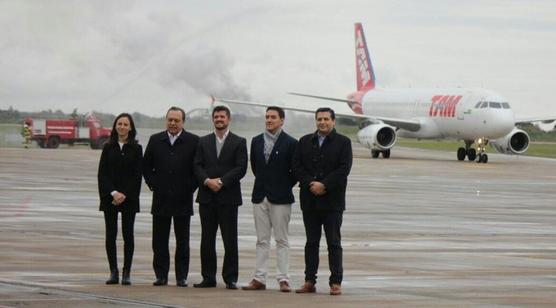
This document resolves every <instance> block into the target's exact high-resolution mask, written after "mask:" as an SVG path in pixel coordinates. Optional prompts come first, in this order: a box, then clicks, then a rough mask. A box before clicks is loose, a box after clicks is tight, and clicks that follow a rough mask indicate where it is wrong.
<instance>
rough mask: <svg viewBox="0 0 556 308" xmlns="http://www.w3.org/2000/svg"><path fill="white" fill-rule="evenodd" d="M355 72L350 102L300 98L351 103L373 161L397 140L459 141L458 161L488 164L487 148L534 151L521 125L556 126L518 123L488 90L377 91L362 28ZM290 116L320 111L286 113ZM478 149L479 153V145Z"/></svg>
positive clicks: (386, 154) (360, 136)
mask: <svg viewBox="0 0 556 308" xmlns="http://www.w3.org/2000/svg"><path fill="white" fill-rule="evenodd" d="M355 68H356V73H357V91H356V92H354V93H352V94H350V95H349V96H348V97H347V99H339V98H331V97H323V96H316V95H309V94H301V93H290V94H293V95H298V96H305V97H311V98H315V99H321V100H330V101H337V102H338V101H339V102H345V103H347V104H348V105H349V106H350V108H351V109H352V110H353V113H349V114H346V113H336V115H337V116H342V117H350V118H356V119H358V120H359V121H360V130H359V132H358V133H357V138H358V140H359V142H360V143H361V144H362V145H363V146H365V147H367V148H369V149H370V150H371V156H372V157H373V158H377V157H379V156H380V155H381V154H382V157H383V158H389V157H390V150H391V149H392V147H393V146H394V144H395V143H396V138H397V136H400V137H405V138H417V139H456V140H462V141H463V142H464V145H463V146H462V147H460V148H458V150H457V159H458V160H460V161H462V160H465V158H467V159H468V160H469V161H474V160H476V161H477V162H480V163H486V162H487V161H488V156H487V154H486V153H485V146H486V145H487V144H488V143H490V144H491V146H492V147H494V148H495V149H496V150H497V151H498V152H500V153H504V154H523V153H525V151H527V149H528V147H529V135H528V134H527V133H526V132H525V131H523V130H521V129H519V128H517V127H516V124H521V123H530V122H537V121H553V120H555V119H556V117H544V118H543V117H539V118H529V119H517V118H515V115H514V112H513V110H512V109H511V106H510V104H509V103H508V101H507V100H506V99H504V98H503V97H502V96H500V95H499V94H497V93H495V92H493V91H489V90H484V89H465V88H432V89H418V88H404V89H383V88H379V87H376V86H375V81H376V79H375V73H374V69H373V66H372V63H371V58H370V57H369V51H368V49H367V43H366V41H365V34H364V33H363V27H362V26H361V23H356V24H355ZM218 100H219V101H221V102H224V103H234V104H243V105H251V106H268V105H266V104H260V103H254V102H245V101H237V100H229V99H218ZM283 108H284V109H287V110H294V111H301V112H311V113H313V112H314V110H308V109H301V108H289V107H283ZM474 144H476V145H477V149H475V148H474V147H473V145H474Z"/></svg>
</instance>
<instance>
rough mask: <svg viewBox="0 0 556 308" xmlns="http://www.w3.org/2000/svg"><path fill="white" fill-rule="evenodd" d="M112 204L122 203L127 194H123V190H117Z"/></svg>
mask: <svg viewBox="0 0 556 308" xmlns="http://www.w3.org/2000/svg"><path fill="white" fill-rule="evenodd" d="M112 198H113V199H112V204H114V205H120V204H122V203H123V202H124V201H125V195H124V194H122V193H121V192H119V191H117V192H116V193H115V194H114V195H113V196H112Z"/></svg>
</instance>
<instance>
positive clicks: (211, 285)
mask: <svg viewBox="0 0 556 308" xmlns="http://www.w3.org/2000/svg"><path fill="white" fill-rule="evenodd" d="M193 287H194V288H215V287H216V282H213V281H206V280H203V281H201V282H200V283H195V284H193Z"/></svg>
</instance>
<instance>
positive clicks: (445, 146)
mask: <svg viewBox="0 0 556 308" xmlns="http://www.w3.org/2000/svg"><path fill="white" fill-rule="evenodd" d="M396 145H398V146H402V147H408V148H419V149H428V150H435V151H454V152H455V151H457V149H458V148H459V147H461V146H463V142H459V141H452V140H421V141H418V140H416V139H405V138H398V141H397V142H396ZM487 151H488V152H491V153H495V152H496V150H494V149H493V148H491V147H487ZM524 155H526V156H537V157H548V158H556V143H530V144H529V149H528V150H527V152H525V154H524Z"/></svg>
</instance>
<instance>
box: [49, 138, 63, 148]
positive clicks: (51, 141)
mask: <svg viewBox="0 0 556 308" xmlns="http://www.w3.org/2000/svg"><path fill="white" fill-rule="evenodd" d="M59 145H60V137H58V136H52V137H50V138H48V141H47V142H46V147H47V148H50V149H56V148H58V146H59Z"/></svg>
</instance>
